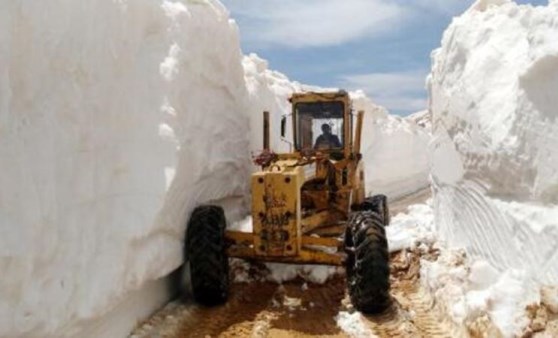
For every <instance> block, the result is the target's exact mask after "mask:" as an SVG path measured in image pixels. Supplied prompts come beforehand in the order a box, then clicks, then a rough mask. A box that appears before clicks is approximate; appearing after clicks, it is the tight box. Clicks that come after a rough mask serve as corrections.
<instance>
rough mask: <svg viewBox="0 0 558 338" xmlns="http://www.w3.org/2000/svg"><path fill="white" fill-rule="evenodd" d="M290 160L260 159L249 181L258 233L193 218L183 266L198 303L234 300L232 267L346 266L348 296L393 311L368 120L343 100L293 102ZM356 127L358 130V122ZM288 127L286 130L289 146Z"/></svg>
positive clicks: (212, 218)
mask: <svg viewBox="0 0 558 338" xmlns="http://www.w3.org/2000/svg"><path fill="white" fill-rule="evenodd" d="M290 102H291V104H292V114H291V116H290V117H291V119H290V124H291V126H292V135H293V139H292V142H291V144H292V145H293V146H294V150H293V151H292V152H289V153H275V152H273V150H272V149H270V123H269V120H270V119H269V114H268V113H266V112H264V127H263V130H264V142H263V143H264V144H263V147H264V150H263V152H262V153H261V154H260V155H259V156H257V158H256V159H255V163H257V164H258V165H259V166H261V170H260V171H258V172H256V173H254V174H253V175H252V181H251V186H252V222H253V230H252V232H249V233H247V232H239V231H227V230H226V229H225V227H226V221H225V217H224V212H223V210H222V209H221V208H220V207H218V206H200V207H198V208H196V209H195V210H194V211H193V213H192V215H191V218H190V221H189V224H188V228H187V234H186V246H185V248H186V250H185V254H186V259H187V261H188V263H189V265H190V271H191V281H192V290H193V295H194V298H195V299H196V300H197V301H198V302H200V303H202V304H206V305H214V304H219V303H223V302H225V301H226V299H227V295H228V281H229V273H228V257H238V258H244V259H250V260H260V261H265V262H281V263H292V264H325V265H339V266H344V267H345V269H346V273H347V286H348V290H349V295H350V297H351V300H352V302H353V304H354V305H355V307H356V308H357V309H359V310H360V311H363V312H367V313H375V312H379V311H382V310H384V309H385V308H386V307H387V306H388V305H389V303H390V296H389V256H388V248H387V241H386V237H385V229H384V226H387V225H388V224H389V211H388V206H387V199H386V197H385V196H384V195H376V196H373V197H366V192H365V184H364V163H363V159H362V155H361V153H360V141H361V133H362V127H363V126H362V124H363V112H358V113H357V114H356V116H354V115H353V112H352V108H351V101H350V98H349V95H348V93H347V92H345V91H338V92H326V93H317V92H307V93H295V94H293V95H292V97H291V98H290ZM354 117H356V121H353V119H354ZM287 122H288V120H287V117H283V120H282V121H281V136H282V137H285V135H286V127H287V124H288V123H287Z"/></svg>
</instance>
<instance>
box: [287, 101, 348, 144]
mask: <svg viewBox="0 0 558 338" xmlns="http://www.w3.org/2000/svg"><path fill="white" fill-rule="evenodd" d="M294 108H295V114H296V116H297V124H296V128H297V133H296V135H297V137H296V148H297V150H307V149H314V150H330V149H340V148H343V131H344V129H343V108H344V107H343V102H339V101H334V102H311V103H306V102H304V103H302V102H301V103H297V104H296V105H295V107H294Z"/></svg>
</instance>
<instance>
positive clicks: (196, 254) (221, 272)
mask: <svg viewBox="0 0 558 338" xmlns="http://www.w3.org/2000/svg"><path fill="white" fill-rule="evenodd" d="M225 227H226V220H225V213H224V212H223V209H222V208H221V207H218V206H212V205H210V206H201V207H198V208H196V209H195V210H194V211H193V212H192V216H191V217H190V221H189V223H188V229H187V230H186V231H187V234H186V247H185V250H186V259H187V260H188V262H189V264H190V274H191V281H192V292H193V296H194V299H195V300H196V301H197V302H198V303H200V304H202V305H207V306H213V305H218V304H222V303H224V302H225V301H226V300H227V298H228V293H229V261H228V258H227V255H226V252H225Z"/></svg>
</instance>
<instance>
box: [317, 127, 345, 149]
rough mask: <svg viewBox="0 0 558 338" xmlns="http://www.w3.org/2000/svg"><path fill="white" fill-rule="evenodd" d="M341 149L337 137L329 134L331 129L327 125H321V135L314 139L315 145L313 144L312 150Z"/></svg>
mask: <svg viewBox="0 0 558 338" xmlns="http://www.w3.org/2000/svg"><path fill="white" fill-rule="evenodd" d="M333 148H341V142H339V138H338V137H337V135H334V134H332V133H331V127H330V125H329V124H327V123H324V124H322V135H320V136H318V138H317V139H316V144H314V149H316V150H319V149H333Z"/></svg>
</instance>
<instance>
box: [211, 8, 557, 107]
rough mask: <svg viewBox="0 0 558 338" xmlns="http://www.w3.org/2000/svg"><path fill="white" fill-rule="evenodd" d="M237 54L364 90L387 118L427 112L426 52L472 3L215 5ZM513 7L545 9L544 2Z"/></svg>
mask: <svg viewBox="0 0 558 338" xmlns="http://www.w3.org/2000/svg"><path fill="white" fill-rule="evenodd" d="M221 2H223V3H224V4H225V6H226V7H227V8H228V9H229V11H230V12H231V16H232V17H233V18H234V19H235V20H236V21H237V23H238V25H239V27H240V33H241V43H242V49H243V51H244V52H245V53H251V52H254V53H257V54H258V55H259V56H261V57H262V58H264V59H267V60H268V61H269V64H270V68H271V69H274V70H278V71H280V72H282V73H285V74H286V75H287V76H289V78H291V80H296V81H299V82H302V83H305V84H311V85H319V86H323V87H339V88H345V89H348V90H354V89H363V90H364V91H365V92H366V93H367V94H368V95H369V96H370V97H372V99H373V100H374V101H376V102H377V103H379V104H382V105H384V106H386V107H387V108H388V109H390V110H391V111H392V112H394V113H397V114H401V115H407V114H409V113H412V112H415V111H418V110H422V109H425V108H426V96H427V94H426V90H425V89H424V81H425V77H426V75H427V74H428V72H429V69H430V52H431V51H432V50H433V49H435V48H437V47H438V46H439V45H440V40H441V38H442V33H443V31H444V30H445V28H446V27H447V26H448V25H449V23H450V22H451V19H452V17H453V16H455V15H459V14H460V13H462V12H463V11H464V10H465V9H467V8H468V7H469V6H470V5H471V3H472V2H473V1H472V0H221ZM517 2H519V3H532V4H534V5H542V4H547V3H548V1H547V0H530V1H527V0H523V1H517Z"/></svg>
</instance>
